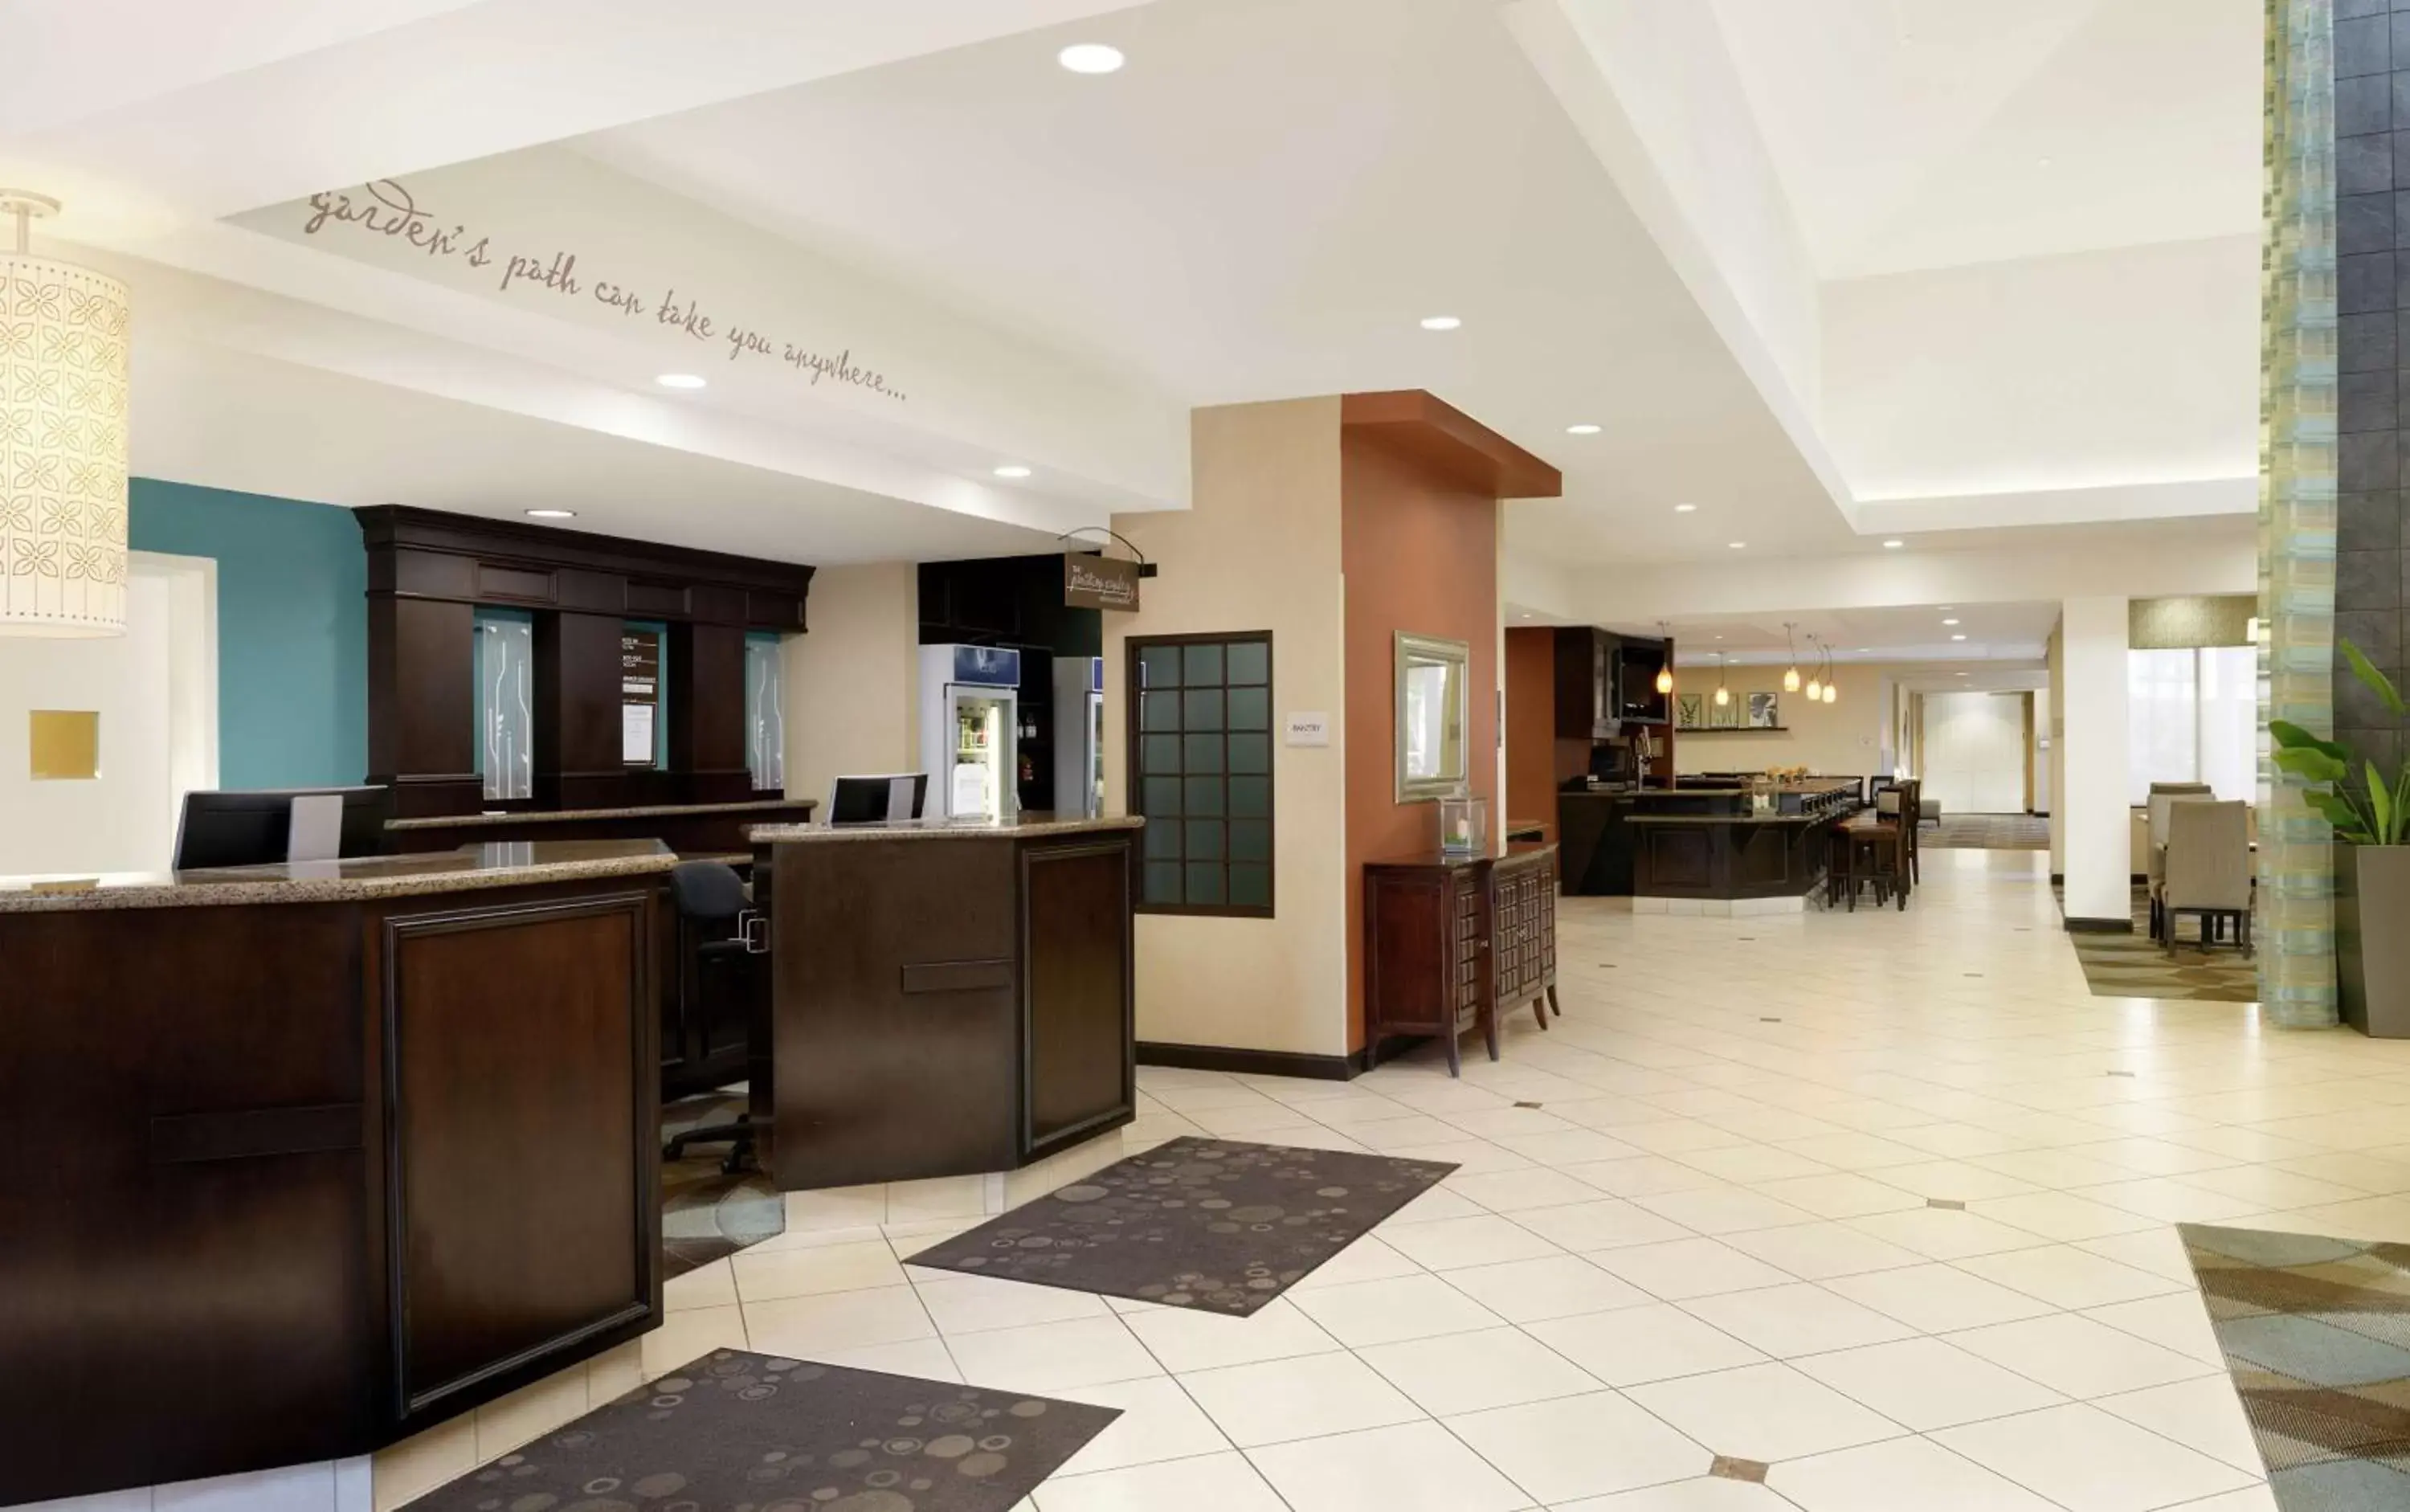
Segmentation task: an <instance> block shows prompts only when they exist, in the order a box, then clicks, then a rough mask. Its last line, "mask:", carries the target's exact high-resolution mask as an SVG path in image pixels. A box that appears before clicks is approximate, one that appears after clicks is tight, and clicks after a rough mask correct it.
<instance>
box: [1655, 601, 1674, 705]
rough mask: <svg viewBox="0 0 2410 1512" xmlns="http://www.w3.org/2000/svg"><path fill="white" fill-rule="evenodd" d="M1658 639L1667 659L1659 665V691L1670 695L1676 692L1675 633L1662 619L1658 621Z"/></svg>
mask: <svg viewBox="0 0 2410 1512" xmlns="http://www.w3.org/2000/svg"><path fill="white" fill-rule="evenodd" d="M1657 638H1658V639H1659V640H1660V641H1662V642H1663V643H1664V649H1665V659H1664V660H1663V661H1660V662H1659V663H1657V691H1659V692H1661V693H1670V692H1672V691H1674V632H1673V631H1672V630H1671V629H1669V628H1668V627H1667V626H1666V623H1665V621H1663V620H1662V619H1660V620H1659V621H1657Z"/></svg>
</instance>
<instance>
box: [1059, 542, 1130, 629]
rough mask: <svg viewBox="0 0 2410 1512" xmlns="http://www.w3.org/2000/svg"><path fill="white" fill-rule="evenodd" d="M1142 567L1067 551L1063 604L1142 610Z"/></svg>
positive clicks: (1077, 607)
mask: <svg viewBox="0 0 2410 1512" xmlns="http://www.w3.org/2000/svg"><path fill="white" fill-rule="evenodd" d="M1138 566H1139V564H1138V563H1137V562H1134V561H1119V560H1114V559H1113V558H1111V557H1091V556H1089V555H1087V554H1086V553H1084V552H1078V551H1067V552H1065V553H1064V554H1063V603H1065V604H1066V605H1067V607H1070V608H1073V609H1113V610H1118V611H1120V612H1122V613H1125V614H1130V613H1136V612H1137V610H1138Z"/></svg>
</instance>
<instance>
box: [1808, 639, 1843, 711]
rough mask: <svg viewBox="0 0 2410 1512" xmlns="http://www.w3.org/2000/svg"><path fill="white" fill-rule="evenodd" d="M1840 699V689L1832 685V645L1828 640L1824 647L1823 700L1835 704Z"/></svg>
mask: <svg viewBox="0 0 2410 1512" xmlns="http://www.w3.org/2000/svg"><path fill="white" fill-rule="evenodd" d="M1811 696H1812V695H1811ZM1840 701H1841V690H1840V689H1838V688H1837V687H1835V686H1834V685H1833V647H1832V646H1831V644H1830V643H1829V642H1828V643H1826V645H1825V647H1824V702H1825V703H1827V704H1837V703H1839V702H1840Z"/></svg>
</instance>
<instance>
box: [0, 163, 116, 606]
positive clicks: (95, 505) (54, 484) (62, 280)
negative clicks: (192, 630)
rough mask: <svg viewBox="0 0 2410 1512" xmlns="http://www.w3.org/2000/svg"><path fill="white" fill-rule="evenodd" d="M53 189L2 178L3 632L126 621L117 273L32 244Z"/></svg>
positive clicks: (51, 204)
mask: <svg viewBox="0 0 2410 1512" xmlns="http://www.w3.org/2000/svg"><path fill="white" fill-rule="evenodd" d="M58 208H59V202H58V201H57V200H55V199H52V198H51V197H49V196H45V195H36V194H32V193H29V192H27V191H25V190H22V189H0V215H7V216H10V217H13V218H14V219H15V221H16V223H17V225H16V233H17V234H16V241H15V250H14V251H11V252H6V253H0V289H5V290H6V291H7V312H8V315H9V319H10V321H11V322H13V324H10V325H8V326H7V327H6V333H5V340H0V477H5V478H7V480H8V484H9V486H8V488H7V493H5V494H0V635H51V636H65V635H122V634H123V633H124V632H125V472H126V427H125V417H126V391H127V387H128V370H129V363H128V358H127V353H128V346H127V342H126V309H127V300H126V292H125V285H124V284H121V283H119V282H118V281H117V280H115V279H113V278H108V277H105V276H103V275H102V274H99V273H95V272H94V271H92V270H91V269H86V268H78V267H76V266H75V265H74V264H72V263H64V262H59V261H56V260H54V259H52V258H49V257H36V256H35V255H34V254H33V251H32V246H31V231H30V225H31V222H32V221H33V220H34V218H35V217H36V216H48V215H53V214H56V213H57V212H58Z"/></svg>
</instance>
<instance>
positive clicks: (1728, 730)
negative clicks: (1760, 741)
mask: <svg viewBox="0 0 2410 1512" xmlns="http://www.w3.org/2000/svg"><path fill="white" fill-rule="evenodd" d="M1790 728H1791V726H1789V725H1787V724H1677V725H1676V726H1675V727H1674V730H1675V733H1676V734H1685V735H1778V734H1785V733H1787V732H1788V731H1789V730H1790Z"/></svg>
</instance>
